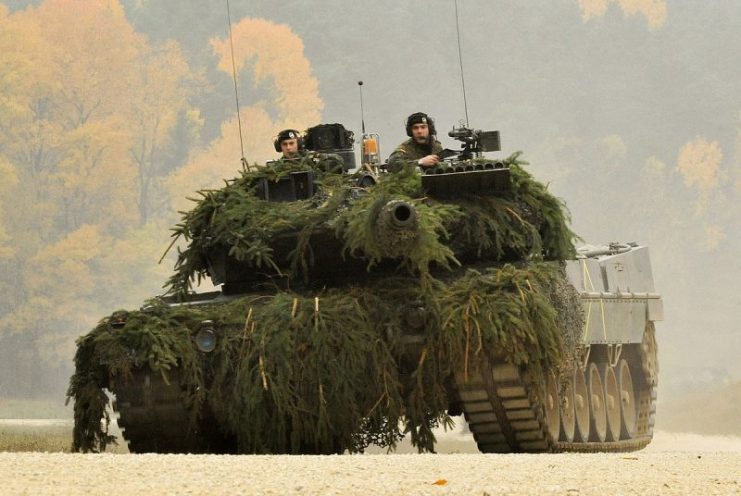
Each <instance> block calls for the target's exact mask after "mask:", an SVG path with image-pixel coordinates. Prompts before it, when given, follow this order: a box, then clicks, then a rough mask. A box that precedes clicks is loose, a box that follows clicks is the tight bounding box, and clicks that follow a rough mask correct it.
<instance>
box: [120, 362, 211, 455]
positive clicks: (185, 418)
mask: <svg viewBox="0 0 741 496" xmlns="http://www.w3.org/2000/svg"><path fill="white" fill-rule="evenodd" d="M110 389H111V392H112V393H113V394H114V395H115V397H116V399H115V401H114V402H113V410H114V412H117V413H118V415H119V418H118V425H119V427H120V428H121V433H122V434H123V438H124V440H125V441H126V442H127V443H128V446H129V451H131V452H132V453H201V452H204V451H206V450H204V447H203V442H202V439H201V438H200V436H199V435H198V432H197V430H196V429H195V428H194V426H193V424H192V423H191V421H190V418H189V412H188V409H187V408H186V405H185V403H184V400H183V391H182V389H181V388H180V386H179V381H178V377H177V375H175V374H171V375H170V378H169V384H168V383H167V382H165V380H164V379H163V377H162V375H161V374H160V373H157V372H151V371H149V370H143V369H137V370H135V371H133V374H132V377H128V378H126V379H123V378H121V379H111V381H110Z"/></svg>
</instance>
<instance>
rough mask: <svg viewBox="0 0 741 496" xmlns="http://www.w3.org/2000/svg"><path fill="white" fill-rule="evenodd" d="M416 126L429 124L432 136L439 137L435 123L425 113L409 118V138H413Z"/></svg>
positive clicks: (407, 127) (415, 114)
mask: <svg viewBox="0 0 741 496" xmlns="http://www.w3.org/2000/svg"><path fill="white" fill-rule="evenodd" d="M415 124H427V127H428V128H429V129H430V136H435V135H437V131H436V130H435V121H434V120H433V119H432V117H430V116H429V115H427V114H425V113H424V112H415V113H413V114H412V115H410V116H409V117H407V123H406V129H407V136H409V137H410V138H411V137H412V126H413V125H415Z"/></svg>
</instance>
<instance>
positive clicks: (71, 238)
mask: <svg viewBox="0 0 741 496" xmlns="http://www.w3.org/2000/svg"><path fill="white" fill-rule="evenodd" d="M459 14H460V20H461V27H462V31H461V43H462V62H463V68H464V74H465V78H466V79H465V84H466V90H467V102H468V113H469V117H470V122H471V125H472V126H474V127H476V128H480V129H499V130H501V132H502V144H503V149H504V151H503V152H502V153H503V155H508V154H509V153H511V152H513V151H516V150H523V151H524V152H525V155H524V157H525V159H527V160H529V161H530V162H531V164H532V165H530V167H529V170H530V171H531V172H532V173H533V174H535V176H536V177H538V178H540V179H541V180H543V181H545V182H548V183H549V185H550V186H549V187H550V189H551V190H552V191H553V192H554V193H555V194H556V195H558V196H559V197H561V198H563V199H564V200H565V201H566V202H567V204H568V205H569V207H570V209H571V213H572V219H573V227H574V229H575V231H576V232H577V233H579V234H580V235H581V236H582V237H583V239H584V240H585V241H587V242H590V243H604V242H609V241H616V240H621V241H638V242H640V243H642V244H647V245H649V246H650V247H651V252H652V262H653V266H654V272H655V279H656V286H657V290H658V291H659V292H661V293H662V294H663V295H664V298H665V313H666V321H665V322H664V323H663V324H662V325H661V326H660V327H659V328H658V333H659V344H660V364H661V368H662V374H661V383H660V394H661V397H663V398H667V397H672V395H677V394H678V392H679V391H680V390H686V389H687V388H693V387H694V388H705V389H707V388H709V387H710V386H711V385H712V384H714V383H716V384H723V385H727V384H728V383H730V382H733V381H739V380H741V365H739V361H738V360H737V359H736V353H737V352H738V350H740V349H741V331H739V329H738V327H737V320H738V318H739V316H740V314H741V297H740V296H739V294H738V293H736V291H735V288H737V287H738V278H739V276H740V275H741V270H740V269H741V257H740V256H739V253H740V250H739V248H741V237H740V236H739V230H738V227H737V226H739V224H740V221H741V208H739V206H737V205H736V199H737V198H738V197H739V195H740V194H741V93H739V91H738V83H739V81H741V65H739V64H738V53H739V49H741V30H739V29H738V28H737V26H738V19H740V18H741V3H738V2H725V1H710V2H704V3H698V2H693V1H689V0H673V1H671V2H669V1H665V0H535V1H531V2H528V3H527V5H526V6H525V4H524V3H522V2H514V1H507V0H460V1H459ZM231 18H232V29H233V36H234V50H235V62H236V67H237V77H238V82H239V92H240V93H239V96H240V104H241V108H242V113H241V116H242V124H243V130H244V133H243V134H244V148H245V155H246V157H247V158H248V160H249V161H250V162H263V161H265V160H266V159H269V158H272V157H273V156H274V155H275V152H274V151H273V150H272V143H271V141H272V137H273V136H274V135H275V134H276V132H277V131H278V130H280V129H282V128H285V127H296V128H299V129H303V128H306V127H308V126H311V125H313V124H316V123H319V122H342V123H344V124H345V125H346V126H347V127H348V128H350V129H352V130H354V131H355V132H356V133H357V134H359V132H360V107H359V98H358V86H357V81H358V80H363V81H364V82H365V84H364V86H363V89H364V103H365V123H366V126H367V127H368V128H369V129H370V130H373V131H377V132H379V133H380V134H381V137H382V153H383V155H384V156H387V155H388V154H389V153H390V152H391V151H392V149H393V147H394V146H395V145H396V144H397V143H398V142H400V141H401V140H402V139H404V138H405V137H404V131H403V121H404V119H405V117H406V116H407V115H408V114H410V113H412V112H414V111H418V110H423V111H426V112H428V113H430V114H431V115H432V116H434V117H435V118H436V120H437V127H438V130H439V131H440V135H441V136H440V138H441V141H443V144H444V145H446V146H448V147H452V148H457V147H458V144H457V143H456V142H454V141H452V140H451V139H449V138H448V137H447V130H449V129H450V128H451V127H452V126H453V125H454V124H458V122H459V121H460V120H461V119H463V118H464V117H465V112H464V105H463V96H462V92H461V80H460V72H459V61H458V48H457V45H456V31H455V5H454V3H453V1H452V0H407V1H404V2H398V1H392V0H376V1H373V2H348V1H341V0H321V1H310V0H283V1H267V0H260V1H251V2H246V1H240V0H233V1H232V2H231ZM240 155H241V152H240V141H239V136H238V127H237V122H236V113H235V105H234V86H233V81H232V79H231V55H230V52H229V41H228V37H227V13H226V3H225V2H203V1H202V0H177V1H175V0H156V1H155V0H121V1H118V0H97V1H96V0H45V1H43V2H39V1H21V0H15V1H9V0H5V1H4V2H3V1H2V0H0V397H3V396H42V395H43V396H49V395H52V396H54V397H58V398H59V399H60V401H61V399H62V397H63V393H64V390H65V387H66V384H67V381H68V378H69V376H70V374H71V372H72V357H73V354H74V341H75V338H76V337H77V336H79V335H81V334H84V333H86V332H87V331H88V330H89V329H91V328H92V327H93V325H94V324H95V323H96V322H97V320H98V319H99V318H101V317H102V316H104V315H106V314H108V313H110V312H111V311H113V310H115V309H118V308H125V307H127V308H132V307H137V306H138V305H140V304H141V303H142V301H143V300H144V299H145V298H147V297H149V296H152V295H154V294H158V293H159V292H161V290H162V289H161V286H162V284H163V283H164V281H165V280H166V278H167V276H168V275H169V273H170V271H171V267H172V259H165V261H163V263H162V264H159V265H158V264H157V261H158V260H159V258H160V256H161V255H162V253H163V252H164V250H165V248H166V247H167V245H168V243H169V228H170V227H171V226H173V225H174V224H175V223H176V222H177V220H178V218H179V214H178V213H177V212H178V210H183V209H188V208H190V205H191V203H190V202H189V201H188V200H187V199H186V197H188V196H190V195H192V193H193V192H194V191H195V190H197V189H201V188H204V187H210V186H218V185H219V184H221V181H222V179H223V178H230V177H233V176H235V175H236V174H237V171H238V169H239V167H240V166H239V158H240Z"/></svg>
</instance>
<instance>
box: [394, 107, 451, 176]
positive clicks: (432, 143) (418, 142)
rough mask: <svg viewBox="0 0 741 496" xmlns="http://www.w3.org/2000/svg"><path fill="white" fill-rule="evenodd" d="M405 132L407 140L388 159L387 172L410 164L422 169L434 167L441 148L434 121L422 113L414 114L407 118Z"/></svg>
mask: <svg viewBox="0 0 741 496" xmlns="http://www.w3.org/2000/svg"><path fill="white" fill-rule="evenodd" d="M406 131H407V136H409V139H408V140H406V141H405V142H403V143H402V144H400V145H399V146H397V147H396V150H394V152H393V153H392V154H391V156H390V157H389V163H388V168H389V170H390V171H391V172H398V171H400V170H401V169H402V168H403V167H404V164H407V163H410V162H411V163H415V164H416V165H417V166H419V167H421V168H422V169H428V168H430V167H434V166H436V165H437V163H438V162H439V161H440V157H439V156H438V154H439V153H440V152H441V151H442V150H443V147H442V145H441V144H440V142H439V141H437V139H436V137H435V134H436V131H435V121H433V120H432V118H431V117H430V116H429V115H427V114H425V113H424V112H415V113H413V114H412V115H410V116H409V117H407V124H406Z"/></svg>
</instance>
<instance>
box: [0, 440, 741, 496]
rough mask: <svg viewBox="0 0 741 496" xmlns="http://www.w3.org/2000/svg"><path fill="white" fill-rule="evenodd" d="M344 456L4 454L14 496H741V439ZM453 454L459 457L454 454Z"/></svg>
mask: <svg viewBox="0 0 741 496" xmlns="http://www.w3.org/2000/svg"><path fill="white" fill-rule="evenodd" d="M440 441H441V446H444V447H445V449H446V450H448V451H449V453H447V454H437V455H416V454H393V455H384V454H366V455H342V456H214V455H128V454H101V455H81V454H63V453H0V493H2V494H3V495H6V494H10V495H15V494H29V495H31V494H33V495H36V494H54V495H57V494H80V495H82V494H84V495H88V494H100V495H107V496H112V495H122V494H147V495H153V494H209V495H211V494H219V495H220V494H235V495H236V494H239V495H243V494H275V495H278V494H281V495H282V494H297V495H298V494H300V495H310V494H322V495H324V494H337V495H353V494H363V495H367V494H373V495H375V494H394V495H399V494H404V495H407V494H423V495H437V494H440V495H448V494H466V495H487V494H488V495H494V494H563V495H576V494H579V495H592V494H593V495H600V496H604V495H605V494H610V495H612V494H652V495H653V494H702V495H710V494H741V439H739V438H721V437H718V438H713V437H706V436H695V435H676V434H665V433H657V435H656V437H655V442H654V443H653V444H652V445H650V446H649V448H648V449H646V450H643V451H639V452H636V453H623V454H590V455H584V454H568V455H566V454H556V455H481V454H470V453H462V452H461V451H464V450H465V448H464V447H465V446H467V445H470V441H468V440H467V439H462V438H461V436H460V435H457V434H455V435H454V434H448V435H447V436H443V438H442V439H440ZM450 451H452V452H450Z"/></svg>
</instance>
